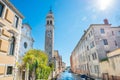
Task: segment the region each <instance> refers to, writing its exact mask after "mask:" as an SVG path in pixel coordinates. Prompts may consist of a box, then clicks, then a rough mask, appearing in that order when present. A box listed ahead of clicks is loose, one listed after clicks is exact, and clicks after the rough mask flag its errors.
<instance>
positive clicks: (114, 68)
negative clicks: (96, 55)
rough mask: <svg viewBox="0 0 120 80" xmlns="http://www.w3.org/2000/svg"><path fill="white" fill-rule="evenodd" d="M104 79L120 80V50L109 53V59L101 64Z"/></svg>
mask: <svg viewBox="0 0 120 80" xmlns="http://www.w3.org/2000/svg"><path fill="white" fill-rule="evenodd" d="M100 70H101V74H102V78H103V79H105V80H108V79H109V80H120V48H118V49H115V50H113V51H111V52H109V53H107V58H106V59H105V60H104V61H101V62H100Z"/></svg>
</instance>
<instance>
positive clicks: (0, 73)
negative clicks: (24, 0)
mask: <svg viewBox="0 0 120 80" xmlns="http://www.w3.org/2000/svg"><path fill="white" fill-rule="evenodd" d="M23 18H24V17H23V15H22V14H21V13H20V12H19V11H18V10H17V9H16V8H15V7H14V6H13V5H12V4H11V3H10V2H9V0H0V80H17V78H16V77H17V74H16V73H17V71H18V69H17V65H16V63H17V61H18V54H19V47H20V45H19V44H20V33H21V26H22V19H23Z"/></svg>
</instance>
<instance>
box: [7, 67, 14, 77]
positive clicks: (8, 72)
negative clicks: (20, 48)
mask: <svg viewBox="0 0 120 80" xmlns="http://www.w3.org/2000/svg"><path fill="white" fill-rule="evenodd" d="M12 72H13V67H12V66H8V67H7V75H11V74H12Z"/></svg>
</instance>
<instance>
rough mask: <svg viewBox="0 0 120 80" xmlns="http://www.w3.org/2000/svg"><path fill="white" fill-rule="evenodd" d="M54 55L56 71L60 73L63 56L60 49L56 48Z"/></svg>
mask: <svg viewBox="0 0 120 80" xmlns="http://www.w3.org/2000/svg"><path fill="white" fill-rule="evenodd" d="M54 57H55V72H56V75H58V74H59V73H60V72H62V58H61V56H60V54H59V52H58V50H54Z"/></svg>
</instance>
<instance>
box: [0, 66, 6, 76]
mask: <svg viewBox="0 0 120 80" xmlns="http://www.w3.org/2000/svg"><path fill="white" fill-rule="evenodd" d="M4 73H5V66H0V75H4Z"/></svg>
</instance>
